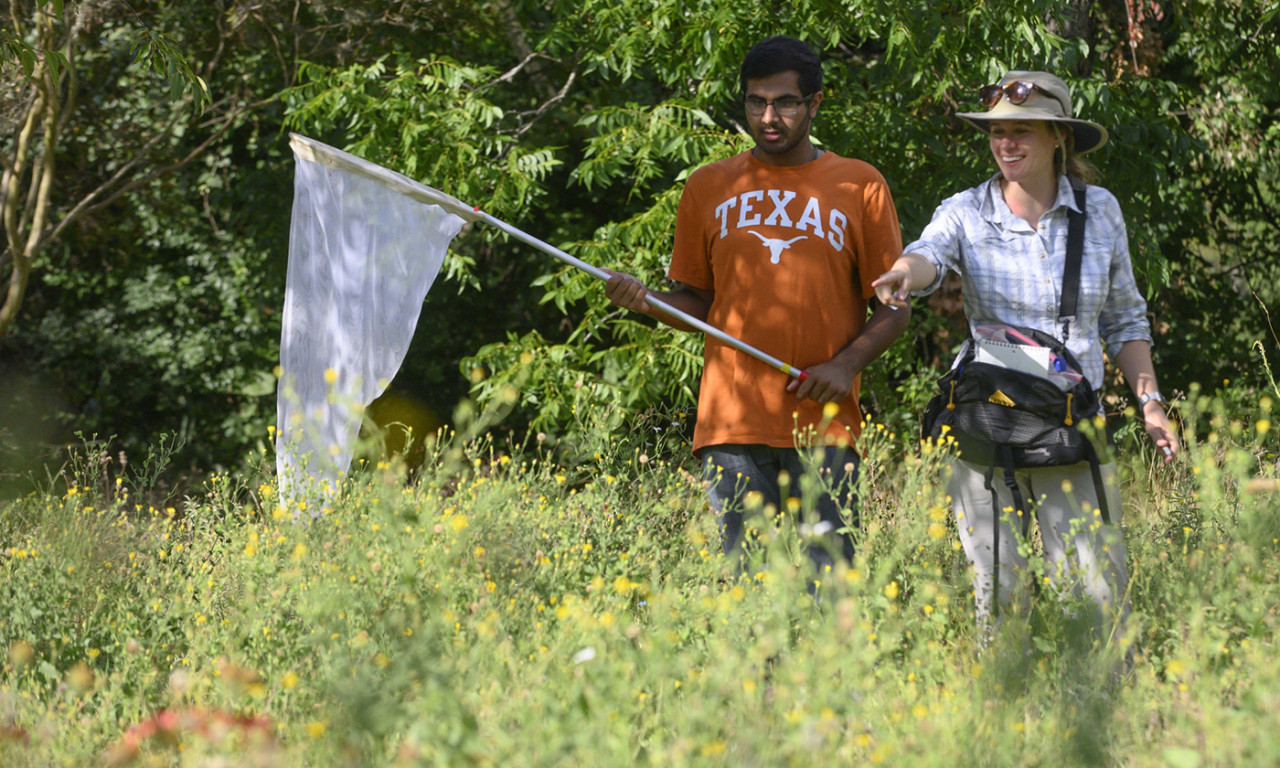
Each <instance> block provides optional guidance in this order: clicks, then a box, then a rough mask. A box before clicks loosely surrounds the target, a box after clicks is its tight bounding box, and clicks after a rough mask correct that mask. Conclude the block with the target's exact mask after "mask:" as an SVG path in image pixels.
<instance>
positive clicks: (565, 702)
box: [0, 393, 1280, 768]
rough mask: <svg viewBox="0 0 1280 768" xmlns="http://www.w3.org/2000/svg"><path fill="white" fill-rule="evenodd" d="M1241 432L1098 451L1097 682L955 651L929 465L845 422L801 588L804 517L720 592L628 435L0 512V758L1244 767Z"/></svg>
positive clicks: (1075, 671) (1271, 468)
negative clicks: (856, 527)
mask: <svg viewBox="0 0 1280 768" xmlns="http://www.w3.org/2000/svg"><path fill="white" fill-rule="evenodd" d="M1270 408H1271V401H1270V400H1267V399H1263V400H1262V401H1261V403H1260V404H1259V405H1258V406H1257V407H1256V409H1254V410H1253V412H1251V413H1249V414H1247V415H1237V416H1236V417H1235V420H1233V418H1232V416H1231V415H1230V414H1228V413H1227V412H1226V409H1225V406H1224V405H1223V404H1222V403H1221V402H1215V400H1214V399H1213V398H1211V397H1208V396H1201V395H1200V394H1198V393H1196V394H1193V396H1192V398H1191V400H1189V401H1188V402H1187V403H1186V404H1185V409H1184V415H1185V417H1186V419H1187V421H1188V430H1187V434H1188V435H1195V434H1201V435H1204V438H1203V439H1202V440H1195V439H1192V440H1191V441H1190V442H1191V444H1190V445H1189V446H1188V451H1187V453H1186V455H1185V456H1184V457H1183V459H1182V460H1180V461H1179V462H1178V463H1177V464H1175V465H1173V466H1171V467H1160V466H1157V465H1156V464H1155V462H1154V457H1153V456H1152V455H1151V452H1150V451H1149V450H1136V449H1135V450H1129V451H1128V452H1126V454H1125V459H1124V462H1125V463H1124V465H1123V467H1122V469H1123V476H1124V478H1125V481H1124V484H1125V489H1124V491H1125V499H1126V504H1125V509H1124V519H1123V524H1124V526H1125V529H1126V536H1127V540H1128V543H1129V547H1130V558H1131V566H1132V570H1133V573H1134V578H1133V590H1132V597H1133V601H1134V607H1135V615H1134V621H1133V632H1132V637H1130V638H1127V641H1128V642H1131V643H1132V647H1133V649H1134V652H1133V659H1132V663H1131V664H1130V665H1128V666H1126V665H1124V664H1123V663H1120V662H1119V658H1120V655H1121V653H1122V651H1123V647H1112V648H1098V647H1095V646H1094V645H1093V644H1092V643H1091V639H1090V635H1089V634H1088V632H1086V631H1082V629H1081V628H1080V627H1079V626H1077V625H1076V623H1075V622H1074V620H1073V619H1072V615H1073V612H1072V611H1071V606H1069V605H1065V604H1064V603H1061V602H1059V601H1057V600H1056V599H1053V598H1050V597H1049V596H1047V595H1042V596H1041V597H1040V598H1039V599H1038V600H1036V601H1035V603H1034V607H1033V609H1032V611H1031V613H1030V615H1028V616H1024V617H1018V618H1013V619H1010V620H1007V621H1006V622H1004V624H1003V625H1002V626H1001V629H1000V631H999V633H998V634H997V636H996V637H995V638H994V640H993V641H992V642H991V643H990V644H988V645H986V646H985V647H983V646H982V645H981V644H980V643H979V642H978V641H977V637H976V634H975V631H974V615H973V607H972V596H971V594H970V589H969V576H968V573H967V570H966V567H965V563H964V558H963V554H962V553H961V552H960V551H959V547H958V543H957V540H956V534H955V531H954V524H953V523H952V522H951V519H950V515H949V513H948V512H947V510H946V509H945V503H946V502H945V499H944V498H943V497H942V489H941V483H940V481H939V478H940V477H941V471H942V470H941V466H942V462H943V460H944V457H942V456H941V455H939V454H937V453H936V452H922V451H921V449H920V447H919V446H916V445H914V444H913V441H912V440H910V439H904V436H899V435H892V434H890V433H889V431H888V430H887V429H884V428H880V427H877V426H876V425H872V426H871V427H870V428H869V430H868V435H867V439H866V440H865V441H864V450H865V451H866V453H867V457H866V460H865V462H864V464H863V470H862V474H861V480H860V482H861V488H860V491H861V497H862V516H863V527H862V532H861V534H860V538H859V550H858V555H857V557H856V559H855V562H853V563H851V564H849V565H848V566H844V565H842V566H840V567H838V568H837V569H836V570H835V571H834V572H831V573H825V574H818V575H816V578H817V580H818V581H820V582H821V583H820V585H819V586H818V588H817V593H818V594H817V597H816V598H812V597H810V590H809V584H808V582H809V580H810V579H813V578H815V575H814V574H811V573H809V571H808V569H807V557H806V556H805V554H804V551H803V546H802V544H803V540H804V538H805V537H806V536H807V535H808V534H809V530H808V528H807V526H805V525H804V521H803V520H797V519H796V518H795V517H793V516H790V515H787V514H783V515H777V516H772V517H768V519H764V520H761V521H759V522H760V524H761V525H762V528H763V530H764V531H765V536H764V537H763V538H764V539H765V544H764V548H763V551H762V552H761V553H760V556H759V559H758V560H757V561H755V562H753V564H752V565H751V567H749V568H748V569H747V570H746V572H745V573H744V574H742V575H739V573H738V571H737V569H736V568H735V567H734V566H732V565H731V564H729V563H726V562H725V560H724V558H723V557H722V556H721V555H720V554H719V543H718V539H717V534H716V530H715V526H714V522H713V521H712V520H711V519H710V517H709V513H708V512H707V509H706V502H705V499H704V494H703V491H702V489H701V487H700V485H699V484H698V483H697V482H696V480H695V479H694V478H693V476H692V475H691V474H689V471H688V470H689V465H690V463H689V461H688V460H687V457H686V455H685V451H686V450H687V449H685V448H682V447H680V446H678V445H672V446H665V445H655V444H654V443H653V441H652V439H651V438H649V437H643V436H642V434H641V431H639V430H638V431H637V433H636V435H635V436H634V437H633V438H632V439H623V440H614V441H602V442H601V444H600V445H598V446H578V447H577V448H578V451H579V453H578V454H577V455H578V456H579V457H581V458H579V459H576V460H574V461H572V462H566V461H564V460H562V459H557V458H556V457H557V456H561V455H562V454H557V453H554V452H553V451H552V449H551V448H549V447H547V446H545V445H543V444H540V443H538V442H536V441H531V442H530V443H529V444H528V445H527V446H525V447H524V448H523V449H521V450H515V449H512V448H506V447H502V446H497V445H494V444H493V443H492V442H490V441H488V440H485V439H476V440H462V439H459V438H454V439H450V438H448V437H445V438H444V439H442V440H441V441H439V442H438V443H436V444H435V445H434V446H433V448H432V456H431V460H430V461H429V462H428V465H427V468H426V469H424V470H423V471H422V472H421V473H420V474H418V475H417V476H415V477H413V478H412V479H409V478H407V476H406V473H405V472H404V471H403V469H402V468H400V467H398V466H397V465H395V464H394V463H387V462H378V463H369V464H365V465H364V466H363V467H361V468H359V469H358V471H356V472H354V473H353V475H354V476H353V478H352V479H351V481H350V483H349V485H348V486H347V488H346V490H345V491H344V494H343V495H342V496H341V497H340V498H339V499H337V500H335V501H334V502H332V503H331V504H330V507H329V508H327V509H325V510H323V513H322V514H320V515H319V516H317V517H315V518H314V519H310V515H309V514H308V515H303V516H301V517H297V516H295V514H294V512H295V511H296V510H293V509H286V508H283V507H280V506H278V505H277V503H276V502H275V500H274V496H273V491H272V487H271V482H272V481H271V479H270V477H269V475H268V474H267V473H265V472H264V473H262V474H261V476H258V477H229V476H218V477H213V478H211V479H210V480H209V481H208V482H207V484H206V485H205V486H204V487H203V489H201V491H200V492H198V493H195V494H193V495H192V496H191V497H190V498H188V499H187V500H186V502H185V503H183V504H181V505H177V506H175V507H174V508H170V509H151V508H147V507H146V506H145V505H142V506H139V505H138V504H137V503H136V502H134V501H133V500H131V499H130V497H129V493H128V491H129V489H128V488H127V484H126V483H121V484H119V485H117V486H115V487H112V484H111V483H104V482H101V481H100V478H94V482H93V483H91V484H88V485H87V486H86V484H84V483H77V484H76V485H73V486H71V487H69V488H66V489H65V490H60V491H58V492H57V493H52V492H50V493H44V494H34V495H32V496H30V497H28V498H26V499H23V500H21V501H18V502H16V503H13V504H11V505H10V506H9V507H7V508H6V509H5V510H4V511H3V516H2V518H0V621H2V622H3V623H0V651H4V652H7V656H6V657H5V658H4V659H3V664H4V666H3V669H2V671H0V764H3V765H6V766H24V765H32V766H35V765H42V766H43V765H97V764H103V763H105V764H139V765H209V766H213V765H253V764H260V765H406V766H408V765H521V766H541V765H547V766H551V765H556V766H559V765H584V766H615V765H617V766H630V765H662V766H673V765H674V766H679V765H698V766H702V765H711V766H714V765H747V766H752V765H759V766H777V765H803V766H808V765H816V764H841V765H863V764H871V765H912V766H916V765H919V766H947V767H948V768H951V767H952V766H955V765H982V766H1030V765H1066V766H1077V765H1079V766H1086V765H1087V766H1094V765H1133V766H1175V767H1183V766H1210V765H1213V766H1241V765H1259V766H1261V765H1268V766H1269V765H1274V764H1275V762H1276V759H1277V755H1280V714H1278V713H1280V665H1277V664H1276V663H1275V658H1276V627H1277V623H1278V622H1280V617H1278V616H1277V605H1280V587H1277V584H1278V583H1280V557H1278V555H1280V545H1278V543H1277V540H1278V537H1280V493H1278V492H1277V491H1276V476H1277V467H1276V457H1275V452H1274V445H1275V439H1274V438H1275V434H1274V433H1270V432H1269V425H1270V422H1269V418H1270V417H1269V414H1270ZM645 434H652V430H648V431H647V432H645ZM308 511H309V512H312V511H315V510H308ZM766 517H767V516H766ZM298 520H305V521H306V522H298Z"/></svg>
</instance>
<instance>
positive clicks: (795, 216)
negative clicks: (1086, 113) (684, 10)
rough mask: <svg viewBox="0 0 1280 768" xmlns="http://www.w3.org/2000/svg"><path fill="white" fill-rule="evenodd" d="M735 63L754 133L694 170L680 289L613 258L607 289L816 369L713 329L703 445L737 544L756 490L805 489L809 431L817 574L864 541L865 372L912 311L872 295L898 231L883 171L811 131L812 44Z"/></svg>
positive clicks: (728, 547) (817, 86)
mask: <svg viewBox="0 0 1280 768" xmlns="http://www.w3.org/2000/svg"><path fill="white" fill-rule="evenodd" d="M739 78H740V83H741V87H742V94H743V104H744V107H745V111H746V116H747V124H748V127H749V128H750V131H751V136H752V138H753V139H755V147H754V148H753V149H752V150H750V151H749V152H744V153H742V154H740V155H736V156H734V157H731V158H728V159H726V160H722V161H720V162H717V163H712V164H710V165H707V166H704V167H702V168H699V169H698V170H697V171H696V172H694V174H693V175H692V176H690V177H689V181H688V183H687V184H686V185H685V189H684V193H683V196H682V197H681V200H680V207H679V210H678V212H677V215H676V234H675V244H674V249H673V252H672V257H671V266H670V268H669V269H668V271H667V277H668V278H670V279H671V280H673V281H675V282H676V283H677V289H676V290H674V291H670V292H650V291H648V290H647V288H646V287H645V286H644V284H643V283H641V282H640V281H639V280H638V279H636V278H635V277H633V276H631V275H627V274H624V273H618V272H615V273H613V274H612V277H611V278H610V279H609V281H608V282H607V284H606V287H605V291H606V294H607V295H608V297H609V299H610V300H611V301H612V302H614V303H615V304H617V305H618V306H621V307H625V308H627V309H632V310H635V311H637V312H644V313H650V309H651V308H650V305H649V304H648V303H647V302H646V301H645V298H646V297H647V296H650V295H652V296H654V297H656V298H659V299H661V300H662V301H665V302H666V303H668V304H670V305H672V306H674V307H675V308H677V309H680V310H682V311H684V312H685V313H687V314H689V315H692V316H693V317H696V318H698V319H701V320H705V321H706V322H708V323H710V324H711V325H713V326H715V327H717V328H720V329H721V330H723V331H725V332H726V333H728V334H729V335H731V336H735V337H737V338H739V339H742V340H743V341H745V342H747V343H748V344H750V345H752V346H754V347H757V348H758V349H761V350H762V351H764V352H767V353H769V354H770V355H773V356H774V357H777V358H779V359H781V360H783V361H786V362H788V363H791V364H792V365H795V366H798V367H801V368H803V369H804V370H805V371H806V372H807V373H808V378H807V379H806V380H805V381H804V382H803V383H802V382H799V381H798V380H789V379H788V377H787V375H786V374H784V373H782V372H781V371H779V370H776V369H774V368H772V367H771V366H769V365H768V364H766V363H763V362H761V361H759V360H757V359H755V358H754V357H751V356H749V355H747V354H744V353H742V352H739V351H738V350H735V349H733V348H732V347H730V346H728V345H726V344H724V343H723V342H720V341H718V340H717V339H714V338H710V337H709V338H707V340H706V346H705V347H704V352H703V357H704V361H705V367H704V370H703V374H702V386H701V390H700V392H699V395H698V418H697V423H696V424H695V427H694V438H693V450H694V452H695V454H697V455H698V456H699V457H700V458H701V459H702V461H703V468H704V479H705V480H706V481H707V482H708V494H709V496H710V498H711V504H712V507H713V509H714V510H715V512H716V515H717V520H718V521H719V523H720V529H721V532H722V534H723V537H724V550H725V553H726V554H728V555H731V556H736V555H740V554H741V553H742V548H743V545H744V540H743V539H744V531H743V508H744V504H745V502H746V495H747V494H748V493H749V492H752V491H756V492H759V494H761V495H760V497H759V498H760V500H761V501H762V502H763V503H765V504H773V505H774V506H775V508H778V509H784V508H785V507H787V506H789V505H788V504H787V503H786V500H787V498H789V497H790V496H797V497H798V496H800V495H801V493H800V488H799V479H800V477H801V475H803V474H804V467H805V460H804V458H805V456H806V455H808V454H807V451H808V449H809V448H810V447H812V448H813V449H814V450H815V452H816V454H817V455H818V456H820V458H821V466H822V473H823V475H824V485H826V486H827V488H826V489H825V490H824V491H823V492H822V493H821V494H819V495H818V497H817V499H816V503H815V504H814V505H813V509H811V510H806V511H807V512H813V513H816V514H817V517H818V518H819V522H818V524H817V525H816V526H815V530H816V531H825V532H826V536H825V538H817V539H815V542H814V543H813V544H812V545H811V546H810V549H809V554H810V558H811V559H812V560H813V561H814V563H815V565H817V566H818V568H819V575H820V574H821V573H822V571H823V570H824V569H825V568H826V567H828V566H830V565H832V564H833V563H834V558H833V555H841V556H843V557H844V558H845V559H849V558H851V557H852V555H853V541H852V538H851V537H850V535H849V529H850V527H852V526H854V525H856V522H857V519H856V512H854V517H853V519H851V520H848V521H846V520H844V519H843V518H842V515H841V510H842V509H843V510H850V511H853V510H854V505H855V503H856V500H855V499H854V497H853V485H854V481H855V479H856V477H857V466H858V455H857V453H856V451H854V450H853V449H852V448H851V444H852V442H853V441H854V440H855V439H856V437H857V434H858V432H859V430H860V427H861V423H862V417H861V413H860V411H859V409H858V385H859V374H860V373H861V371H862V369H863V368H865V367H866V366H867V365H868V364H869V363H870V362H871V361H872V360H874V359H875V358H876V357H878V356H879V355H880V354H881V353H882V352H883V351H884V350H885V349H887V348H888V347H889V345H890V344H891V343H892V342H893V340H894V339H895V338H897V337H898V336H899V335H900V334H901V333H902V332H903V331H904V330H905V329H906V327H907V321H908V319H909V312H910V310H909V309H904V310H899V311H895V310H892V309H890V308H888V307H885V306H883V305H877V306H876V308H875V310H874V311H873V312H872V313H871V315H870V317H868V316H867V306H868V300H869V299H870V298H871V297H873V296H874V294H875V291H874V289H873V288H872V287H871V281H872V280H874V279H875V278H876V276H878V275H880V274H882V273H883V272H884V270H885V269H887V268H888V266H889V265H891V264H892V263H893V261H894V260H895V259H897V258H898V256H899V255H900V254H901V253H902V236H901V233H900V230H899V227H898V217H897V213H896V212H895V211H894V207H893V199H892V197H891V196H890V194H889V187H888V185H887V184H886V183H885V180H884V178H883V177H882V176H881V175H880V173H879V172H878V171H877V170H876V169H875V168H873V167H872V166H870V165H868V164H867V163H864V162H862V161H860V160H854V159H847V158H843V157H840V156H838V155H836V154H835V153H834V152H831V151H827V150H821V149H818V148H817V147H815V146H814V145H813V143H812V142H811V141H810V139H809V124H810V122H811V121H812V120H813V117H814V116H815V115H816V114H817V112H818V107H819V106H820V105H821V103H822V67H821V63H820V61H819V59H818V54H817V53H816V52H814V50H813V49H812V48H810V47H809V46H808V45H807V44H805V43H803V42H801V41H799V40H795V39H792V38H789V37H772V38H769V39H767V40H763V41H761V42H759V43H757V44H756V45H755V46H754V47H753V48H752V49H751V50H750V51H749V52H748V53H747V56H746V58H745V59H744V60H743V64H742V70H741V72H740V75H739ZM651 314H653V316H655V317H657V318H659V319H660V320H662V321H663V322H666V323H668V324H670V325H672V326H673V327H676V328H681V329H683V330H691V329H689V328H687V327H686V326H684V325H683V324H681V323H679V322H678V321H673V320H671V319H669V318H668V317H667V316H666V315H663V314H661V313H659V312H657V311H653V312H652V313H651ZM824 408H825V413H824ZM833 411H834V415H833V414H832V412H833ZM800 449H804V450H805V453H804V454H802V452H801V450H800ZM792 478H794V479H795V480H794V481H792V480H791V479H792ZM828 483H829V485H828ZM784 494H785V495H784ZM806 495H810V494H806Z"/></svg>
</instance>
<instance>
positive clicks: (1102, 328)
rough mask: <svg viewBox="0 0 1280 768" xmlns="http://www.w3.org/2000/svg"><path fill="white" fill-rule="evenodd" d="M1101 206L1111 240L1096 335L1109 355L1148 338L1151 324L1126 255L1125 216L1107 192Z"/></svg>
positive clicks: (1131, 265) (1127, 247)
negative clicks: (1108, 287)
mask: <svg viewBox="0 0 1280 768" xmlns="http://www.w3.org/2000/svg"><path fill="white" fill-rule="evenodd" d="M1107 198H1108V200H1107V202H1106V204H1104V205H1103V206H1102V210H1101V213H1102V216H1101V218H1102V222H1100V223H1102V224H1103V225H1104V226H1105V227H1107V237H1108V239H1109V240H1110V241H1111V243H1112V248H1111V267H1110V278H1111V279H1110V281H1109V284H1110V289H1109V290H1108V292H1107V299H1106V301H1105V302H1104V303H1103V306H1102V311H1101V312H1100V313H1099V315H1098V335H1099V336H1101V337H1102V341H1103V342H1104V343H1106V345H1107V347H1108V349H1109V352H1108V354H1109V355H1115V354H1116V353H1118V351H1119V349H1120V347H1121V346H1123V345H1124V343H1125V342H1126V341H1146V342H1150V341H1151V323H1150V322H1149V321H1148V320H1147V302H1146V299H1144V298H1142V292H1141V291H1139V290H1138V283H1137V280H1135V279H1134V276H1133V262H1132V261H1131V260H1130V258H1129V235H1128V232H1127V231H1126V229H1125V225H1124V216H1123V215H1122V214H1121V212H1120V204H1119V203H1118V202H1117V201H1116V199H1115V197H1114V196H1112V195H1110V194H1108V195H1107Z"/></svg>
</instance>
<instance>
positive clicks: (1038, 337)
mask: <svg viewBox="0 0 1280 768" xmlns="http://www.w3.org/2000/svg"><path fill="white" fill-rule="evenodd" d="M1011 328H1012V330H1014V331H1016V332H1017V333H1020V334H1022V335H1023V336H1025V337H1027V338H1029V339H1031V340H1033V341H1034V342H1036V343H1037V344H1039V345H1040V346H1041V347H1045V348H1047V349H1048V351H1049V354H1050V355H1051V356H1052V357H1053V358H1054V359H1055V360H1060V361H1061V363H1060V364H1059V365H1060V366H1061V367H1062V368H1063V369H1064V370H1067V371H1071V372H1078V371H1079V370H1080V366H1079V364H1078V363H1077V362H1076V360H1075V358H1074V357H1073V356H1072V355H1071V352H1070V351H1068V350H1067V348H1066V345H1064V344H1062V343H1061V342H1060V341H1058V340H1057V339H1056V338H1054V337H1052V336H1050V335H1049V334H1046V333H1042V332H1040V331H1037V330H1033V329H1027V328H1016V327H1012V326H1011ZM977 349H978V344H977V343H976V342H974V341H972V340H970V341H969V342H967V343H966V349H965V351H964V352H963V353H962V355H961V357H960V359H959V360H958V361H957V363H956V365H955V366H953V367H952V369H951V370H950V371H948V372H947V374H946V375H945V376H943V377H942V378H940V379H939V380H938V389H939V391H938V393H937V394H936V395H935V396H934V397H933V399H932V400H930V401H929V404H928V406H926V408H925V411H924V417H923V419H922V423H921V437H923V438H933V439H934V440H935V441H937V442H942V441H944V440H946V438H947V437H948V436H950V437H952V438H954V440H955V447H956V449H957V454H958V455H959V457H960V458H962V459H964V460H965V461H969V462H972V463H974V464H983V465H995V466H1003V465H1005V464H1006V463H1011V464H1012V466H1013V467H1014V468H1017V469H1025V468H1028V467H1054V466H1062V465H1064V464H1075V463H1078V462H1081V461H1088V460H1090V459H1091V458H1094V457H1095V453H1096V452H1095V450H1094V448H1093V444H1092V443H1091V442H1090V440H1089V437H1087V436H1086V434H1085V433H1083V432H1081V431H1080V428H1079V427H1080V425H1081V424H1083V423H1085V422H1087V421H1089V420H1091V419H1093V417H1094V416H1096V415H1097V414H1098V410H1099V407H1098V406H1099V403H1098V396H1097V393H1096V392H1095V391H1094V390H1093V388H1092V387H1091V386H1090V384H1089V381H1088V379H1086V378H1084V377H1083V376H1079V378H1078V380H1077V381H1076V382H1075V383H1074V384H1073V385H1071V386H1069V387H1067V388H1065V389H1064V386H1066V385H1063V386H1060V385H1059V384H1058V383H1055V382H1054V381H1053V380H1052V379H1050V378H1048V377H1046V376H1041V375H1037V374H1034V373H1027V372H1025V371H1020V370H1016V369H1013V368H1008V367H1003V366H1001V365H997V364H993V363H988V362H980V361H979V360H977V359H976V358H977V357H978V354H977ZM1059 381H1063V379H1061V378H1060V379H1059ZM1005 453H1007V454H1008V456H1007V457H1006V456H1005Z"/></svg>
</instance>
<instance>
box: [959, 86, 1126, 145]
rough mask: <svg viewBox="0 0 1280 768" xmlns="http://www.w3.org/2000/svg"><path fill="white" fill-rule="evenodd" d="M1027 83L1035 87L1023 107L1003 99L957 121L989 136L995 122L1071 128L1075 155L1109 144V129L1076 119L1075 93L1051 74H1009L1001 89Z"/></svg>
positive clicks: (967, 113) (962, 114)
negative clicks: (1038, 122)
mask: <svg viewBox="0 0 1280 768" xmlns="http://www.w3.org/2000/svg"><path fill="white" fill-rule="evenodd" d="M1015 82H1023V83H1031V84H1032V85H1034V86H1035V88H1034V89H1032V92H1031V95H1030V96H1028V97H1027V100H1026V101H1024V102H1023V103H1021V104H1014V103H1013V102H1012V101H1010V100H1009V99H1008V98H1004V97H1002V98H1001V99H1000V100H999V101H997V102H996V103H995V106H993V107H992V108H991V109H988V110H987V111H986V112H961V113H959V114H957V115H956V117H958V118H960V119H961V120H964V121H965V122H966V123H969V124H970V125H972V126H973V127H974V128H977V129H978V130H980V131H982V132H983V133H987V132H989V130H990V127H991V126H990V123H991V121H992V120H1043V121H1047V122H1054V123H1063V124H1064V125H1067V126H1070V128H1071V132H1072V133H1073V134H1074V136H1075V141H1074V142H1073V143H1074V145H1075V147H1074V148H1075V152H1076V154H1078V155H1083V154H1084V153H1086V152H1092V151H1093V150H1095V149H1097V148H1098V147H1101V146H1102V145H1103V144H1106V143H1107V129H1106V128H1103V127H1102V126H1101V125H1098V124H1097V123H1094V122H1091V121H1089V120H1081V119H1079V118H1077V117H1075V116H1074V113H1073V111H1072V109H1071V92H1070V91H1068V90H1067V84H1066V83H1064V82H1062V80H1061V79H1059V78H1058V77H1056V76H1054V75H1051V74H1049V73H1048V72H1022V71H1014V72H1009V73H1008V74H1006V75H1005V76H1004V77H1002V78H1001V79H1000V83H999V85H1000V87H1001V88H1003V87H1004V86H1006V85H1009V84H1010V83H1015Z"/></svg>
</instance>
